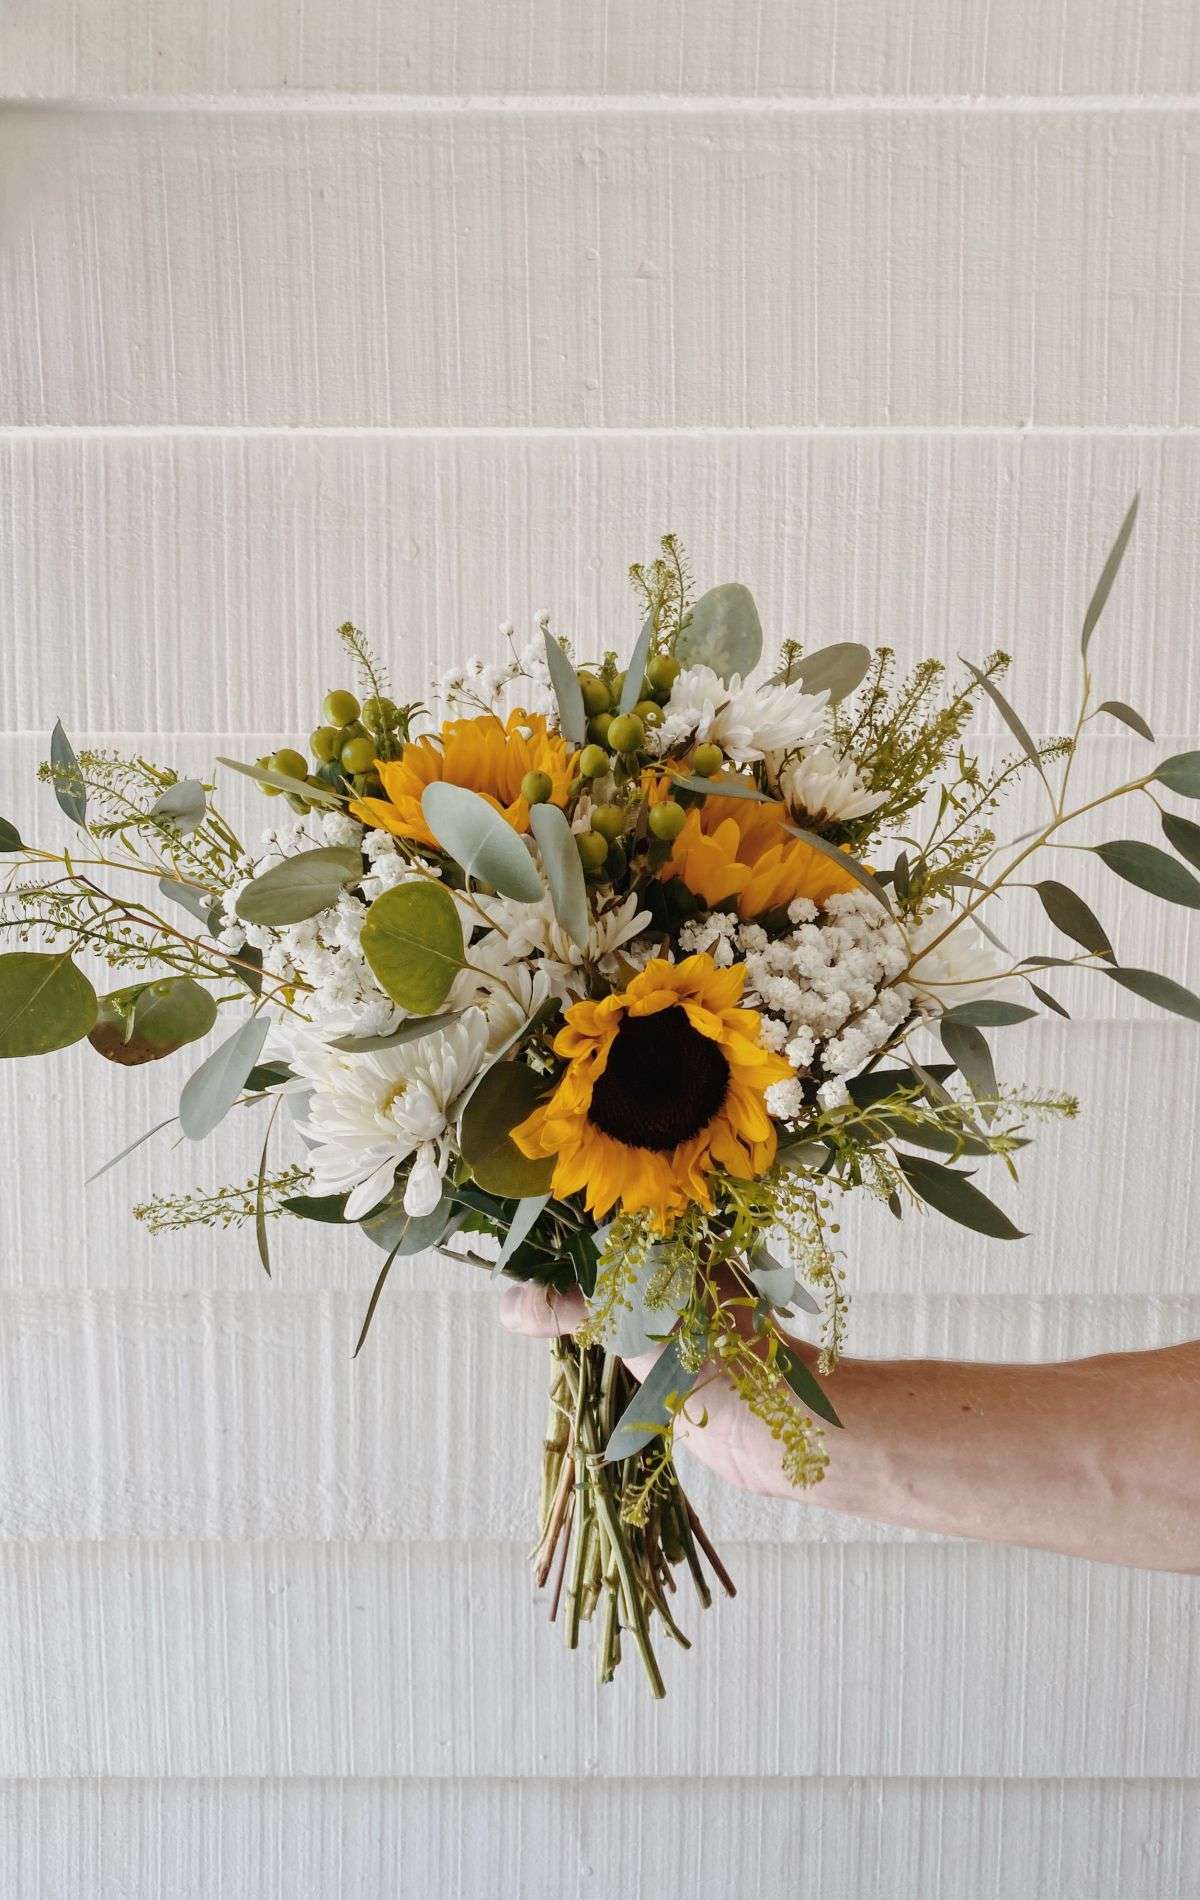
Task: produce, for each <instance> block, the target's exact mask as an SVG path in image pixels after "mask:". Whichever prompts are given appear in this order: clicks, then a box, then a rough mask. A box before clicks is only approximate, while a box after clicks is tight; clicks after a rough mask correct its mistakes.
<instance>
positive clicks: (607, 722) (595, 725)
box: [587, 712, 613, 745]
mask: <svg viewBox="0 0 1200 1900" xmlns="http://www.w3.org/2000/svg"><path fill="white" fill-rule="evenodd" d="M612 722H613V716H612V714H611V713H610V712H602V713H593V715H592V717H591V718H590V719H589V720H588V722H587V736H588V738H589V739H590V740H591V742H592V744H593V745H607V744H608V729H609V727H610V726H611V725H612Z"/></svg>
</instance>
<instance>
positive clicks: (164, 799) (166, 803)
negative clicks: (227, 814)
mask: <svg viewBox="0 0 1200 1900" xmlns="http://www.w3.org/2000/svg"><path fill="white" fill-rule="evenodd" d="M207 810H208V797H207V794H206V792H205V790H204V787H203V785H202V784H201V783H200V780H199V779H198V778H181V779H176V781H175V783H174V785H168V786H167V789H166V791H165V792H160V793H159V795H158V797H157V798H156V799H155V801H154V803H153V805H151V807H150V815H151V817H152V818H166V819H168V820H169V821H170V823H171V824H172V825H174V827H175V829H176V830H177V831H178V832H180V833H181V834H183V835H185V836H186V834H187V833H188V832H190V831H195V829H196V827H197V826H198V825H202V824H203V823H204V814H205V812H206V811H207Z"/></svg>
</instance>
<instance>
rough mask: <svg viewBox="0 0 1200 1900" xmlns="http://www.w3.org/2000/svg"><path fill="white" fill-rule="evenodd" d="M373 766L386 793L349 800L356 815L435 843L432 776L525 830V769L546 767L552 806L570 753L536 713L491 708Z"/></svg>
mask: <svg viewBox="0 0 1200 1900" xmlns="http://www.w3.org/2000/svg"><path fill="white" fill-rule="evenodd" d="M376 770H377V771H378V773H379V776H380V778H381V780H382V781H383V789H384V791H385V792H386V793H387V797H386V798H356V799H353V800H352V801H351V805H350V810H351V812H352V813H353V815H354V817H355V818H361V819H362V821H363V823H364V824H366V825H373V826H374V827H375V828H376V829H377V830H381V831H390V832H391V833H392V835H393V836H394V837H396V838H412V839H413V840H414V841H415V842H416V843H418V844H427V845H436V843H437V840H436V838H435V837H434V835H433V833H432V832H431V831H430V829H429V826H428V825H427V824H426V823H425V817H424V814H423V812H422V810H421V793H422V792H423V791H424V790H425V787H426V786H427V785H431V784H433V783H434V781H435V780H437V779H444V780H445V781H446V782H447V783H448V784H450V785H465V786H467V788H468V789H469V790H470V791H472V792H478V793H479V795H480V797H481V798H486V800H487V802H488V804H489V805H493V806H494V807H495V809H496V810H497V811H498V812H499V813H500V815H501V817H502V818H506V819H507V820H508V822H509V824H510V825H511V826H512V827H513V830H514V831H528V830H529V802H528V800H527V799H525V798H523V797H522V795H521V780H522V779H523V778H524V777H525V774H526V773H527V772H545V773H546V774H547V776H548V777H549V779H550V783H551V785H552V786H553V790H552V792H551V794H550V797H551V801H552V803H554V804H555V805H565V803H566V800H567V788H568V786H569V785H570V783H571V779H572V776H573V775H574V770H575V754H574V753H573V752H572V751H570V749H569V748H568V746H567V744H566V741H565V740H564V739H562V738H560V736H559V735H558V733H556V732H551V731H550V730H549V729H548V727H547V725H546V721H545V719H544V718H543V716H542V714H541V713H527V712H524V711H522V709H521V708H520V707H517V708H516V710H515V711H513V712H511V713H509V715H508V718H507V719H506V720H501V719H499V718H497V716H496V715H495V713H485V714H483V715H482V716H481V717H479V718H477V719H449V720H447V721H446V724H445V725H444V726H443V727H442V729H441V731H440V733H438V734H437V735H436V736H435V737H431V738H428V739H416V740H414V741H413V742H412V743H411V744H410V745H406V746H405V748H404V751H403V752H402V753H401V755H400V757H399V758H398V759H381V760H380V761H379V762H378V764H377V766H376Z"/></svg>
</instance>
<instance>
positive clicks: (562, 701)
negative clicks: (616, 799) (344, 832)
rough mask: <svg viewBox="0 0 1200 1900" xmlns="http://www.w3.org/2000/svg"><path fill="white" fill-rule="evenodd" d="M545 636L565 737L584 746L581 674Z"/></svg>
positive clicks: (550, 636)
mask: <svg viewBox="0 0 1200 1900" xmlns="http://www.w3.org/2000/svg"><path fill="white" fill-rule="evenodd" d="M543 637H544V639H545V642H546V666H547V668H548V670H549V673H550V684H551V686H552V687H553V688H554V697H555V699H556V700H557V701H558V723H559V725H560V726H561V727H562V734H563V737H564V739H567V740H569V741H570V743H571V744H572V745H582V744H583V742H584V740H585V739H586V738H587V712H586V710H585V708H584V704H583V689H582V688H581V686H580V684H579V675H578V674H577V673H576V671H575V668H574V667H573V666H572V664H571V662H570V660H569V659H568V658H567V656H566V654H565V653H564V652H563V650H562V648H561V647H560V646H559V644H558V641H557V640H555V639H554V638H553V636H552V635H551V634H550V632H549V630H547V632H546V633H545V635H544V636H543ZM426 816H428V814H426ZM435 835H436V834H435ZM460 862H461V860H460ZM497 888H499V887H498V886H497Z"/></svg>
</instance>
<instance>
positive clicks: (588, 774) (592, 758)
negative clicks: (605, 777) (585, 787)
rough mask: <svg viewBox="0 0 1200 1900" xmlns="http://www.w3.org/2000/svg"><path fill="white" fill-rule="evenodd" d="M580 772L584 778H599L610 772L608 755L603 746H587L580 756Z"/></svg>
mask: <svg viewBox="0 0 1200 1900" xmlns="http://www.w3.org/2000/svg"><path fill="white" fill-rule="evenodd" d="M579 770H580V771H581V772H582V773H583V776H584V778H599V777H600V775H601V773H603V772H607V770H608V753H607V752H606V751H605V750H604V747H603V746H602V745H585V746H584V748H583V751H582V752H581V753H580V754H579Z"/></svg>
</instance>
